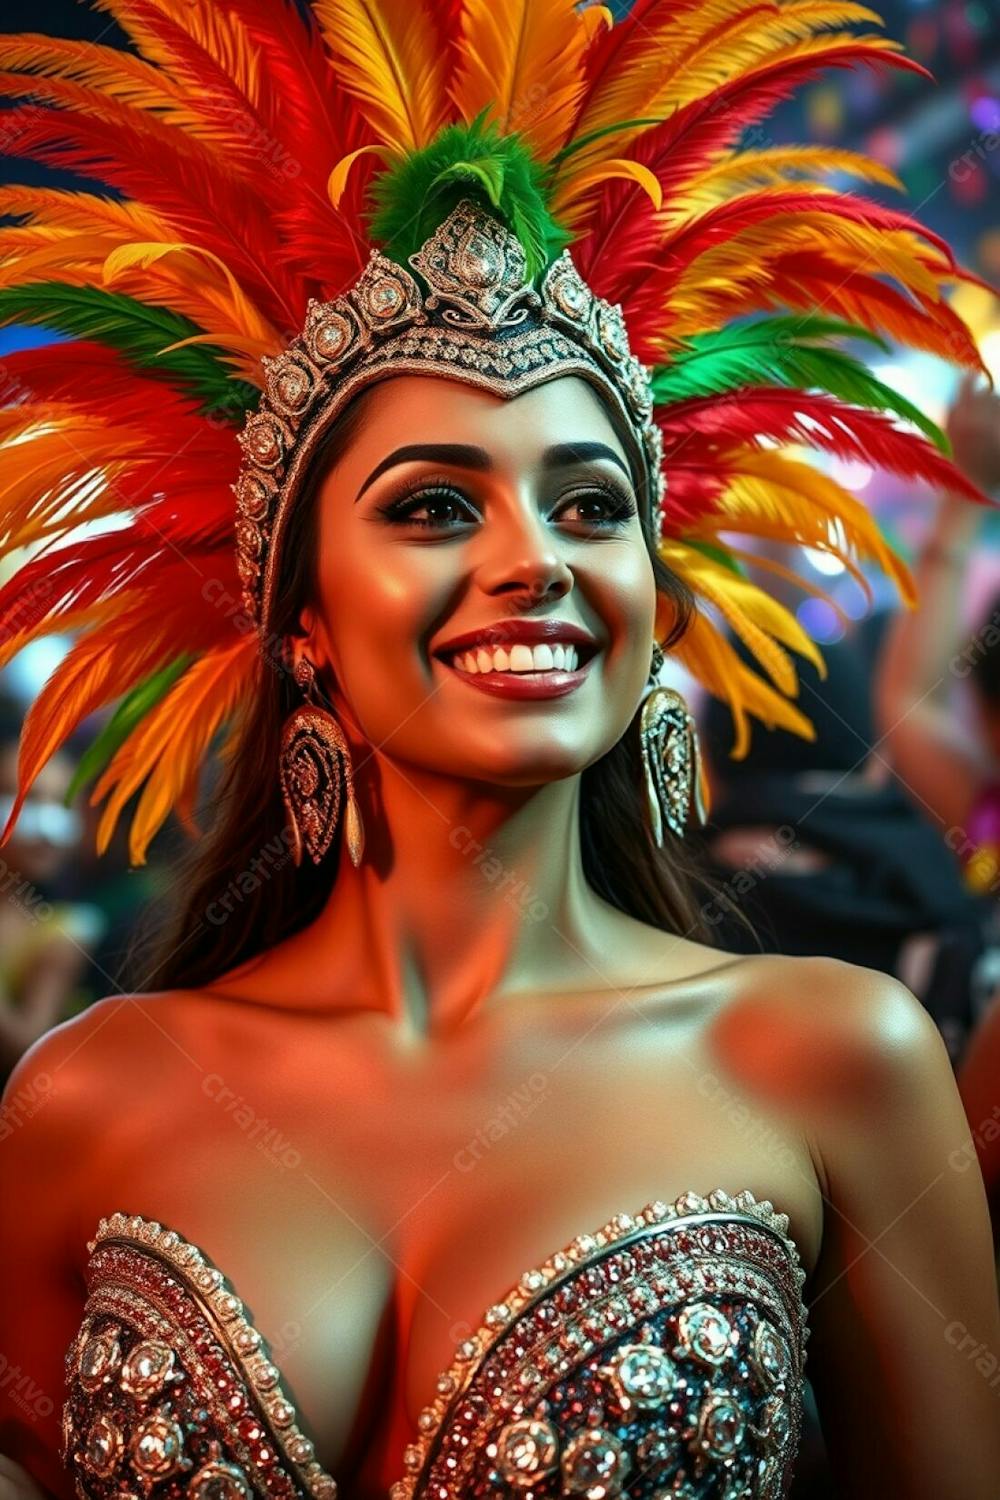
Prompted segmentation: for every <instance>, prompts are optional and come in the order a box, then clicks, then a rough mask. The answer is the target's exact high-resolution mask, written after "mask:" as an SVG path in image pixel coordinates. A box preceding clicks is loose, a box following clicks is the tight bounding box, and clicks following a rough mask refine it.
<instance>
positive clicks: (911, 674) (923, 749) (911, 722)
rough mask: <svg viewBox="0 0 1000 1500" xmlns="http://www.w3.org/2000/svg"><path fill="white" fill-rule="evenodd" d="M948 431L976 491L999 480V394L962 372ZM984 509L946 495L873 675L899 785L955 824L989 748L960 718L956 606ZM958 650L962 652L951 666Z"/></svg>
mask: <svg viewBox="0 0 1000 1500" xmlns="http://www.w3.org/2000/svg"><path fill="white" fill-rule="evenodd" d="M948 432H949V436H950V437H951V441H952V445H953V449H954V454H955V460H956V462H957V463H958V464H959V466H960V468H962V469H963V471H964V472H965V473H967V474H968V476H969V477H970V479H972V480H974V481H975V482H976V483H977V484H978V485H980V487H981V488H984V489H987V490H988V489H991V488H992V487H993V486H995V485H996V484H997V483H998V482H1000V397H998V396H996V395H994V394H993V393H992V392H991V391H988V390H983V391H976V390H974V389H973V383H972V381H971V380H970V379H969V378H968V377H966V378H965V380H963V383H962V387H961V390H960V392H959V395H958V398H957V400H956V402H955V405H954V407H953V408H952V411H951V412H950V413H949V419H948ZM981 519H982V511H981V510H980V509H979V508H978V507H977V506H975V505H973V504H970V502H969V501H968V500H967V499H964V498H963V497H961V496H954V495H950V494H943V495H941V496H940V497H939V500H938V507H937V511H936V514H935V517H934V520H933V522H932V524H931V527H930V531H929V533H928V536H927V539H926V541H925V542H924V545H923V548H922V550H921V553H920V556H919V558H918V559H917V562H916V564H915V568H914V572H915V576H916V583H917V589H918V591H919V596H920V605H919V608H918V609H915V610H907V609H901V610H900V611H899V613H898V615H897V616H896V618H895V619H894V620H893V622H892V624H891V625H890V627H889V630H888V633H887V636H886V640H885V644H884V646H883V649H882V653H881V657H880V660H879V664H878V670H877V673H876V679H875V704H876V713H877V716H878V727H879V733H880V734H881V735H882V737H883V739H884V741H885V743H886V745H887V746H888V749H889V753H890V757H891V759H892V762H893V765H894V766H895V768H896V769H897V770H898V772H899V774H900V776H901V778H902V780H903V781H904V783H905V784H906V785H907V786H909V787H910V788H911V790H912V791H913V792H914V793H915V794H916V796H917V797H918V798H919V799H920V800H921V801H923V802H924V804H925V805H926V806H927V807H929V808H931V810H932V811H933V812H934V813H936V814H937V816H938V817H939V818H940V819H941V821H942V823H943V824H944V826H945V827H946V828H951V827H955V826H961V825H962V824H963V823H964V822H965V819H966V818H967V817H968V813H969V810H970V808H971V806H972V803H973V801H974V800H975V797H976V795H977V793H978V791H979V790H980V788H981V786H982V783H983V781H984V780H985V779H986V777H987V776H988V775H989V774H990V773H991V769H992V767H991V762H990V758H989V756H988V754H987V753H986V752H985V751H984V749H983V748H982V747H981V746H980V745H979V743H978V741H977V738H976V736H975V733H974V731H972V730H968V729H965V728H963V726H962V725H961V724H959V723H957V722H956V719H955V714H954V710H953V707H952V703H951V696H952V689H953V688H954V686H955V682H956V676H958V675H961V676H963V677H965V676H967V675H968V669H967V666H966V664H965V661H964V658H962V656H961V652H962V647H963V645H964V644H965V643H964V642H963V639H962V631H963V619H962V604H963V600H964V596H965V585H966V579H967V576H968V571H969V566H970V563H971V560H972V553H973V547H974V545H975V540H976V535H977V533H978V530H979V526H980V522H981ZM956 657H957V658H959V659H958V662H957V666H956Z"/></svg>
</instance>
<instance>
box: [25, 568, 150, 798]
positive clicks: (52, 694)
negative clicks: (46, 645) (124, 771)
mask: <svg viewBox="0 0 1000 1500" xmlns="http://www.w3.org/2000/svg"><path fill="white" fill-rule="evenodd" d="M126 602H127V601H125V600H124V599H120V598H115V599H110V600H104V601H102V604H103V607H102V608H96V609H95V617H96V618H98V619H99V621H100V624H99V625H98V626H97V627H95V628H94V629H92V630H91V631H90V632H89V633H88V634H87V635H85V636H84V637H83V638H82V639H81V640H79V641H77V642H76V644H75V645H74V646H73V647H72V648H71V650H70V651H69V652H68V654H67V655H66V656H65V657H64V658H63V659H62V661H61V662H60V663H59V665H58V667H56V670H55V671H54V672H53V673H52V675H51V677H49V679H48V681H47V682H46V683H45V686H44V687H43V688H42V690H41V692H40V693H39V694H38V696H37V698H36V699H35V700H34V702H33V703H32V705H31V707H30V708H29V709H28V712H27V714H26V715H25V719H24V724H23V726H22V729H21V743H20V750H19V754H18V799H21V798H23V797H24V796H25V794H26V793H27V791H28V790H29V788H30V787H31V785H32V783H33V782H34V780H35V777H36V776H37V775H38V773H39V771H40V770H41V769H42V767H43V766H44V765H45V764H46V763H47V762H48V761H49V759H50V758H51V757H52V756H53V755H54V754H55V752H56V751H57V750H58V749H59V748H60V746H61V745H63V744H64V743H65V741H66V740H67V738H68V737H69V736H70V735H71V734H72V732H73V730H74V729H75V728H76V727H77V725H78V724H80V723H81V722H82V721H83V720H84V719H85V718H86V717H87V716H88V715H89V714H91V713H93V712H94V711H95V709H98V708H100V707H102V706H103V705H104V704H105V703H107V702H110V701H111V700H112V699H113V698H116V697H118V696H119V694H122V693H125V692H127V691H128V689H129V688H130V687H132V686H133V685H134V684H135V683H136V681H138V680H140V679H141V678H142V677H143V676H144V675H145V674H146V673H147V672H149V671H151V670H152V669H153V668H154V667H155V666H156V665H158V664H159V661H160V660H161V659H162V658H163V656H164V651H165V647H172V648H173V649H176V646H175V645H174V643H173V642H171V641H170V639H169V629H168V631H167V639H166V640H164V638H163V632H162V630H160V631H158V630H157V628H156V623H157V622H156V619H155V618H154V617H153V616H152V615H150V613H149V611H148V610H147V611H146V612H145V619H144V622H143V628H142V629H139V630H137V629H136V621H135V619H134V617H133V612H132V611H129V610H127V609H126V608H125V607H124V605H125V604H126ZM15 805H16V804H15Z"/></svg>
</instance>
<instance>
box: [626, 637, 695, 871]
mask: <svg viewBox="0 0 1000 1500" xmlns="http://www.w3.org/2000/svg"><path fill="white" fill-rule="evenodd" d="M663 662H664V656H663V652H662V650H661V649H660V646H659V643H658V642H656V641H654V642H653V654H652V661H651V664H650V669H649V679H650V681H652V682H654V683H655V681H656V679H657V678H658V677H659V674H660V669H661V667H662V666H663ZM639 744H640V747H641V749H642V767H643V771H644V773H645V780H646V803H647V807H648V810H649V821H650V826H651V827H652V830H653V838H654V839H655V841H656V845H657V848H660V849H662V848H663V824H664V822H666V824H667V827H668V828H669V829H670V830H671V832H672V833H675V834H677V836H678V838H683V837H684V830H685V828H686V827H687V824H688V821H689V819H690V817H691V811H692V808H693V809H694V813H695V816H696V818H697V820H698V822H699V823H704V822H705V805H704V802H703V800H702V788H701V754H700V751H699V748H698V732H697V729H696V728H695V722H694V717H693V715H692V714H691V712H690V710H689V709H688V706H687V704H686V702H685V701H684V697H683V695H682V694H681V693H678V692H677V691H676V689H675V688H670V687H661V686H654V687H653V688H652V690H651V691H650V692H649V693H648V694H647V695H646V697H645V699H644V700H643V704H642V714H641V718H640V722H639Z"/></svg>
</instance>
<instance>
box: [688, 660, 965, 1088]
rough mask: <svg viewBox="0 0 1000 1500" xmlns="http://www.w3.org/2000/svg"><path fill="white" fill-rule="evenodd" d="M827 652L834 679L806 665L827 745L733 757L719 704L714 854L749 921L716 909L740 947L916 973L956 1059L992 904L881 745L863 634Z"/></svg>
mask: <svg viewBox="0 0 1000 1500" xmlns="http://www.w3.org/2000/svg"><path fill="white" fill-rule="evenodd" d="M738 649H739V648H738ZM743 654H745V653H743V652H742V651H741V655H743ZM823 654H824V660H825V662H826V665H827V676H826V678H825V679H821V678H820V676H819V674H818V672H817V671H816V669H815V668H814V667H813V666H812V665H811V664H810V663H808V662H803V663H802V664H801V667H800V671H799V676H800V680H801V685H802V693H801V701H802V704H803V707H804V708H805V709H806V711H807V712H808V714H809V717H810V718H811V719H812V721H813V723H814V725H815V728H816V738H815V739H814V740H811V741H809V740H804V739H802V738H801V737H800V736H799V735H793V734H789V733H787V732H785V731H783V730H774V731H772V732H771V733H767V734H764V733H758V734H755V735H754V736H753V739H752V741H751V745H750V750H749V753H748V754H747V755H746V757H745V758H744V759H742V760H735V761H734V760H730V759H729V758H728V755H727V754H726V751H727V750H728V748H729V740H730V737H731V728H730V726H729V725H728V723H727V722H726V720H725V715H724V714H721V713H720V712H719V709H718V705H717V703H716V702H714V701H710V702H708V703H707V705H706V708H705V711H704V715H703V731H704V733H703V743H704V746H705V750H706V754H707V756H708V758H709V763H710V766H711V771H712V781H713V800H712V808H711V819H710V823H709V826H708V828H707V830H706V849H707V853H708V857H709V859H710V861H711V865H712V870H713V874H714V875H715V876H716V878H717V879H719V880H720V881H721V882H722V884H723V890H724V891H726V892H727V893H729V894H731V895H732V896H733V897H734V898H736V899H737V900H738V901H739V903H740V906H741V909H742V911H743V913H744V914H745V915H746V917H747V918H748V919H749V923H748V924H743V923H739V922H737V921H734V920H733V918H732V917H731V916H727V914H726V913H725V912H724V910H723V908H722V906H721V905H720V906H719V907H718V910H717V913H716V917H717V920H718V921H719V922H720V924H725V925H724V940H725V941H726V942H727V943H728V944H731V945H733V946H736V947H738V948H740V950H741V951H744V952H753V951H755V949H757V948H758V947H763V948H765V949H766V950H768V951H771V952H775V953H785V954H798V955H816V954H826V955H828V956H830V957H835V958H840V959H843V960H845V961H847V962H849V963H856V964H864V965H866V966H867V967H869V968H874V969H880V970H881V971H882V972H883V973H886V974H892V975H894V976H895V977H896V978H898V979H901V980H903V982H904V983H906V984H907V985H908V987H909V988H910V989H911V990H912V991H913V993H914V994H915V995H917V996H918V997H919V998H920V1000H922V1002H923V1003H924V1005H925V1006H926V1008H927V1009H928V1010H929V1011H930V1013H931V1014H932V1015H933V1017H934V1019H935V1021H936V1023H937V1025H938V1029H939V1030H940V1031H941V1033H942V1036H943V1037H944V1040H945V1042H946V1044H947V1046H948V1050H949V1054H950V1056H951V1059H952V1063H953V1065H957V1063H958V1060H959V1058H960V1057H961V1055H962V1052H963V1049H964V1046H965V1043H966V1041H967V1038H968V1035H969V1031H970V1027H971V1000H970V984H971V975H972V971H973V967H974V965H975V964H976V962H978V960H979V959H980V957H981V955H982V953H983V950H984V936H983V931H982V928H983V913H982V903H981V902H980V901H979V900H977V898H976V897H975V896H973V895H972V894H971V893H970V892H968V891H967V890H966V889H965V888H964V886H963V883H962V880H961V876H960V873H959V869H958V865H957V862H956V859H955V856H954V855H953V854H952V853H950V852H949V850H948V849H947V848H946V847H945V846H944V844H943V843H942V841H941V836H940V833H939V831H938V829H937V827H936V826H935V825H934V824H933V823H932V822H931V821H930V820H929V819H928V818H927V817H926V816H925V815H924V813H923V811H922V809H920V807H919V806H918V805H916V804H915V803H914V802H913V801H912V800H911V799H910V798H908V797H907V796H906V794H905V792H904V791H903V790H902V789H901V788H900V787H899V786H898V785H897V783H896V781H895V780H894V778H893V775H892V771H891V769H890V767H889V764H888V762H887V761H886V759H885V757H884V755H883V754H882V753H881V751H880V749H879V746H878V743H877V735H876V732H875V728H874V723H873V717H872V707H871V689H870V668H869V662H868V660H867V656H866V651H865V649H864V646H863V644H862V640H861V638H860V633H856V634H855V635H854V636H852V637H850V638H848V639H846V640H843V641H840V642H837V643H836V644H835V645H831V646H826V647H824V653H823Z"/></svg>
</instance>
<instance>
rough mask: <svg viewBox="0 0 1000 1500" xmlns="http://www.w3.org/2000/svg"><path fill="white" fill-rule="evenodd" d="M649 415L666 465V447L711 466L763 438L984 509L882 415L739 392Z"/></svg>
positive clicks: (777, 393)
mask: <svg viewBox="0 0 1000 1500" xmlns="http://www.w3.org/2000/svg"><path fill="white" fill-rule="evenodd" d="M656 415H657V420H658V422H659V425H660V428H661V430H662V432H663V436H664V448H665V457H666V458H668V461H669V452H670V449H671V448H672V447H673V445H674V444H678V445H679V446H686V445H687V444H688V443H691V444H692V446H693V452H692V454H691V455H690V456H691V457H692V458H694V457H696V456H698V454H699V450H700V453H701V455H703V457H704V461H705V462H711V461H712V459H713V456H720V457H723V458H724V456H725V455H726V454H732V453H733V452H734V450H735V449H736V448H738V447H739V446H740V445H743V444H749V445H750V446H751V447H754V448H761V447H763V446H764V444H763V443H762V442H761V438H762V437H765V436H766V437H768V438H777V439H779V440H783V441H786V442H795V443H804V444H806V445H808V446H809V447H811V448H819V449H821V450H822V451H824V452H827V453H835V454H837V456H838V457H840V458H854V459H860V460H862V461H863V462H866V463H870V464H874V465H875V466H876V467H878V468H883V469H887V470H889V471H890V472H891V473H895V474H901V475H903V476H904V477H906V478H911V479H922V480H924V481H926V482H927V483H928V484H931V485H933V486H934V487H935V488H936V489H951V490H959V491H960V492H961V493H962V494H963V495H966V496H967V497H968V498H969V499H970V500H975V501H978V502H979V503H980V504H981V505H989V504H991V503H992V502H991V501H990V499H989V496H987V495H985V494H984V493H983V491H982V490H980V489H979V487H978V486H977V485H975V484H973V483H972V481H971V480H970V479H967V478H966V477H965V475H964V474H963V473H962V471H961V470H960V469H959V468H957V467H956V465H955V464H954V463H952V461H951V460H950V459H947V458H945V457H944V455H943V454H941V453H940V452H939V451H938V449H937V448H935V447H934V445H933V444H932V443H930V442H928V440H927V439H926V438H925V437H924V436H923V435H922V434H917V433H913V432H907V431H904V430H903V429H901V428H898V427H896V426H895V424H894V423H893V421H892V420H891V419H890V418H889V417H887V416H885V415H884V413H882V412H872V411H865V410H863V409H861V408H858V407H854V406H848V405H846V404H845V403H844V402H842V401H839V400H837V398H836V397H833V396H826V395H813V394H810V395H806V394H804V393H803V392H802V391H792V390H779V389H775V388H772V387H766V388H761V389H758V388H755V387H753V386H746V387H744V388H743V389H742V390H739V391H734V392H733V393H731V394H727V395H725V396H708V397H700V398H698V399H696V400H689V401H679V402H677V403H676V404H675V405H673V406H670V407H668V408H667V409H666V410H665V411H662V412H657V414H656ZM803 418H805V419H806V420H804V421H803ZM699 440H700V441H699ZM685 457H686V458H687V457H688V455H687V454H685Z"/></svg>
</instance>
